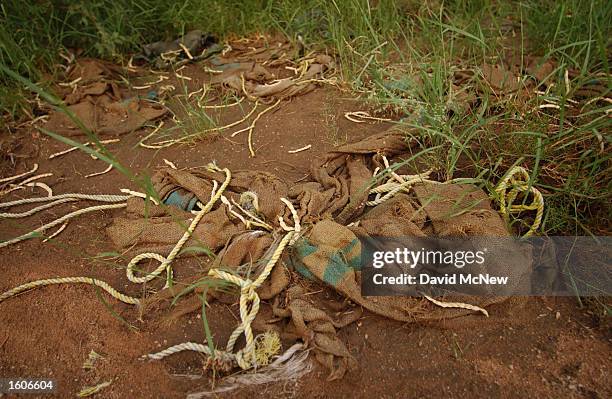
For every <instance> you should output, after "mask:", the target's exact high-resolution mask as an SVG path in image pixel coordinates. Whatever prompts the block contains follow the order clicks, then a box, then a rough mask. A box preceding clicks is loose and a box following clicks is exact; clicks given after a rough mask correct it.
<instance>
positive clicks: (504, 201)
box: [495, 166, 544, 237]
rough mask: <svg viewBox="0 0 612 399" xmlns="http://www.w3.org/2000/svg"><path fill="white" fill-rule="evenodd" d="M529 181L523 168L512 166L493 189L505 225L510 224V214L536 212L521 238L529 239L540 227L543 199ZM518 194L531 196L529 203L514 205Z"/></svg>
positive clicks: (527, 174)
mask: <svg viewBox="0 0 612 399" xmlns="http://www.w3.org/2000/svg"><path fill="white" fill-rule="evenodd" d="M530 180H531V178H530V176H529V173H527V170H525V168H523V167H521V166H514V167H513V168H512V169H510V171H509V172H508V173H507V174H506V176H505V177H504V178H503V179H502V181H501V182H499V184H498V185H497V187H496V188H495V192H496V193H497V195H498V198H499V211H500V213H501V214H502V216H503V217H504V220H505V221H506V223H509V222H510V215H512V214H518V213H521V212H525V211H536V216H535V218H534V220H533V223H532V224H531V227H530V228H529V230H528V231H527V233H525V234H524V235H523V237H529V236H531V235H532V234H533V233H535V231H536V230H537V229H538V227H540V224H541V223H542V216H543V215H544V197H543V196H542V193H541V192H540V191H539V190H538V189H537V188H535V187H534V186H533V184H532V183H530ZM508 189H510V191H508ZM519 193H523V195H525V196H527V195H528V194H529V193H531V194H533V199H532V201H531V203H529V204H521V205H514V204H513V202H514V200H515V199H516V197H517V196H518V195H519Z"/></svg>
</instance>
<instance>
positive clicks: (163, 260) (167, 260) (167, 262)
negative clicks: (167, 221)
mask: <svg viewBox="0 0 612 399" xmlns="http://www.w3.org/2000/svg"><path fill="white" fill-rule="evenodd" d="M208 168H209V169H210V170H213V171H223V172H225V175H226V178H225V181H224V183H223V184H222V185H221V187H220V188H219V190H216V189H215V190H213V193H211V199H210V201H209V202H208V203H207V204H206V205H204V206H203V207H202V210H200V211H199V212H198V213H197V214H196V216H195V217H194V219H193V220H192V222H191V224H190V225H189V227H188V229H187V231H186V232H185V234H183V236H182V237H181V239H180V240H179V241H178V242H177V243H176V245H175V246H174V248H173V249H172V251H171V252H170V254H169V255H168V256H167V257H164V256H162V255H160V254H156V253H152V252H147V253H143V254H140V255H137V256H135V257H134V258H133V259H132V260H131V261H130V263H129V264H128V266H127V277H128V279H129V280H130V281H132V282H135V283H144V282H147V281H150V280H152V279H153V278H155V277H156V276H158V275H159V274H161V273H162V271H163V270H166V271H167V280H166V286H168V285H169V284H170V282H171V278H172V269H171V263H172V261H173V260H174V259H175V258H176V256H177V255H178V253H179V252H180V250H181V248H182V247H183V245H184V244H185V242H186V241H187V240H188V239H189V237H191V235H192V233H193V231H194V230H195V228H196V227H197V225H198V223H199V222H200V220H201V219H202V217H203V216H204V215H205V214H206V213H208V212H209V211H210V209H211V208H212V207H213V206H214V204H215V202H216V201H217V200H218V199H219V198H220V197H221V195H222V194H223V191H224V190H225V188H226V187H227V185H228V184H229V182H230V179H231V172H230V171H229V169H227V168H226V169H223V170H221V169H219V168H218V167H217V166H216V165H214V164H209V165H208ZM215 183H216V182H215ZM216 186H217V185H216V184H215V188H216ZM127 191H128V192H129V195H105V194H78V193H68V194H60V195H51V196H48V197H40V198H25V199H20V200H15V201H10V202H5V203H1V204H0V208H9V207H12V206H17V205H24V204H33V203H39V202H49V201H51V202H49V203H48V204H44V205H41V206H38V207H36V208H33V209H31V210H29V211H26V212H22V213H2V214H0V217H4V218H19V217H25V216H30V215H33V214H35V213H37V212H39V211H42V210H44V209H48V208H51V207H53V206H55V205H59V204H62V203H65V202H72V201H77V200H80V199H83V200H93V201H100V202H120V201H126V200H127V199H128V198H130V197H132V196H138V197H142V196H143V194H141V193H136V192H132V191H129V190H127ZM126 206H127V202H121V203H119V204H108V205H96V206H92V207H88V208H84V209H79V210H77V211H74V212H71V213H69V214H66V215H64V216H62V217H60V218H59V219H56V220H54V221H52V222H50V223H47V224H45V225H43V226H41V227H39V228H37V229H35V230H33V231H31V232H29V233H27V234H24V235H22V236H19V237H16V238H13V239H11V240H8V241H4V242H1V243H0V248H2V247H6V246H9V245H12V244H15V243H18V242H20V241H23V240H26V239H29V238H33V237H35V236H36V235H37V234H40V233H42V232H44V231H45V230H48V229H50V228H52V227H54V226H57V225H59V224H62V223H65V222H66V221H68V220H69V219H72V218H74V217H77V216H79V215H82V214H85V213H89V212H94V211H98V210H104V209H118V208H124V207H126ZM55 234H57V232H56V233H55ZM143 259H155V260H158V261H159V262H160V265H159V267H158V268H157V269H155V270H154V271H153V272H151V273H148V274H146V275H145V276H141V277H138V276H136V275H134V266H136V265H137V264H138V262H140V261H141V260H143ZM68 283H81V284H90V285H95V286H98V287H100V288H102V289H104V290H105V291H106V292H108V293H109V294H110V295H111V296H112V297H113V298H116V299H118V300H120V301H122V302H125V303H128V304H132V305H138V304H139V303H140V301H139V300H138V299H137V298H133V297H130V296H127V295H124V294H122V293H120V292H119V291H117V290H115V289H114V288H112V287H111V286H110V285H109V284H108V283H106V282H104V281H101V280H97V279H94V278H90V277H63V278H54V279H43V280H36V281H31V282H28V283H26V284H22V285H20V286H18V287H15V288H13V289H11V290H9V291H6V292H4V293H2V294H1V295H0V302H2V301H4V300H5V299H8V298H10V297H12V296H15V295H17V294H19V293H21V292H24V291H27V290H30V289H33V288H38V287H44V286H47V285H53V284H68Z"/></svg>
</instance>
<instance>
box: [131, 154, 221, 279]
mask: <svg viewBox="0 0 612 399" xmlns="http://www.w3.org/2000/svg"><path fill="white" fill-rule="evenodd" d="M208 169H209V170H212V171H218V172H221V171H223V172H225V181H224V182H223V184H221V187H220V188H219V189H218V190H216V192H215V191H214V190H213V192H212V193H211V198H210V200H209V201H208V202H207V203H206V205H204V207H203V208H202V210H200V211H199V212H198V213H197V214H196V215H195V217H194V218H193V220H192V221H191V223H190V224H189V227H188V228H187V231H185V233H184V234H183V236H182V237H181V238H180V240H178V242H177V243H176V245H175V246H174V248H172V251H170V253H169V254H168V256H166V257H164V256H162V255H160V254H156V253H154V252H145V253H142V254H140V255H136V256H135V257H134V258H133V259H132V260H131V261H130V263H128V265H127V278H128V280H130V281H131V282H133V283H139V284H141V283H145V282H147V281H151V280H153V279H154V278H155V277H157V276H159V275H160V274H161V273H162V272H163V271H164V270H166V285H165V287H164V288H167V287H169V286H171V284H172V267H171V264H172V261H173V260H174V258H176V256H177V255H178V253H179V252H180V251H181V249H182V248H183V245H184V244H185V242H187V240H188V239H189V237H191V235H192V233H193V231H194V230H195V228H196V227H197V225H198V223H199V222H200V220H201V219H202V217H204V215H206V214H207V213H208V212H209V211H210V210H211V209H212V207H213V206H214V205H215V203H216V202H217V200H219V198H221V196H222V195H223V192H224V191H225V189H226V187H227V186H228V184H229V183H230V180H231V178H232V173H231V172H230V170H229V169H227V168H224V169H223V170H221V169H219V168H218V167H217V166H216V165H215V164H209V165H208ZM144 259H155V260H157V261H158V262H159V266H158V267H157V268H156V269H155V270H153V271H152V272H149V273H147V274H145V275H144V276H140V277H139V276H136V275H135V274H134V267H135V266H136V265H137V264H138V263H139V262H140V261H142V260H144Z"/></svg>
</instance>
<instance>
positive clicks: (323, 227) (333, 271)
mask: <svg viewBox="0 0 612 399" xmlns="http://www.w3.org/2000/svg"><path fill="white" fill-rule="evenodd" d="M295 248H296V251H295V253H294V254H293V256H292V257H291V260H290V264H291V266H292V267H293V268H294V269H295V270H296V271H297V272H299V273H300V274H302V275H303V276H304V277H306V278H310V279H314V278H318V279H320V280H322V281H323V282H325V283H327V284H329V285H331V286H333V287H336V286H337V285H338V284H339V283H340V282H341V281H342V279H343V278H344V277H345V276H346V275H347V273H350V274H351V275H352V274H353V273H354V272H355V271H360V270H361V242H360V241H359V239H358V238H357V237H356V236H355V235H354V234H353V233H352V232H351V231H350V230H349V229H347V228H346V227H344V226H342V225H339V224H337V223H334V222H331V221H322V222H320V223H318V224H317V225H316V226H315V227H314V229H313V230H312V232H311V234H310V236H309V238H305V239H302V240H301V241H300V242H299V243H298V244H296V246H295Z"/></svg>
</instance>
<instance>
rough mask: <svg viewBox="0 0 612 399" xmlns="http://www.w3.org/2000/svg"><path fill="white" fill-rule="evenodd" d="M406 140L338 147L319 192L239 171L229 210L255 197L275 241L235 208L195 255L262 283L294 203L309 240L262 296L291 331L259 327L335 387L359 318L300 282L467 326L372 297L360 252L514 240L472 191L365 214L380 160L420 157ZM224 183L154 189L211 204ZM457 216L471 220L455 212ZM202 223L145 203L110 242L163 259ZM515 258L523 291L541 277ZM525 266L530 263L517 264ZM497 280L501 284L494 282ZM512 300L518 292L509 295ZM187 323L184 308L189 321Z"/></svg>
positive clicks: (429, 193)
mask: <svg viewBox="0 0 612 399" xmlns="http://www.w3.org/2000/svg"><path fill="white" fill-rule="evenodd" d="M405 137H406V135H405V133H404V132H402V131H401V130H399V129H397V128H393V129H391V130H389V131H387V132H384V133H382V134H379V135H375V136H372V137H369V138H367V139H365V140H363V141H360V142H358V143H354V144H348V145H345V146H342V147H339V148H337V149H336V150H335V151H333V152H330V153H328V154H326V155H325V156H323V157H322V158H320V159H317V160H315V161H314V162H313V165H312V167H311V172H310V175H311V177H312V178H311V179H310V181H306V182H303V183H300V184H297V185H293V186H289V184H287V183H286V182H284V181H282V180H280V179H279V178H278V177H276V176H274V175H272V174H270V173H265V172H256V171H236V172H234V174H233V177H232V180H231V183H230V184H229V186H228V187H227V189H226V191H225V195H226V197H227V198H228V202H229V201H233V202H235V203H240V201H241V197H242V198H243V197H244V196H242V195H241V194H243V193H244V192H246V191H251V192H254V193H256V194H257V197H258V202H259V204H258V206H257V207H256V209H254V210H253V212H256V213H257V216H258V217H259V218H260V219H262V220H263V221H265V222H266V223H268V224H269V225H270V226H271V227H272V230H273V231H267V230H265V229H247V227H246V226H245V224H244V223H243V222H242V221H240V220H239V219H238V218H237V217H235V216H234V215H233V214H232V213H230V212H229V208H228V206H226V205H223V204H219V205H218V206H217V207H216V208H215V209H214V210H212V211H211V212H210V213H208V214H206V215H205V216H204V217H203V218H202V220H201V222H200V223H199V225H198V226H197V228H196V229H195V231H194V233H193V235H192V237H191V238H190V240H189V241H188V242H187V244H186V245H187V246H192V245H201V246H205V247H206V248H208V249H209V250H210V251H212V252H214V253H217V254H218V255H217V257H216V259H215V261H214V264H215V267H219V266H220V267H223V268H226V269H230V270H233V271H234V272H235V273H244V270H246V269H245V265H246V266H248V267H247V269H248V270H249V271H250V272H251V273H253V271H254V272H255V273H254V274H255V275H256V274H257V265H258V264H259V263H261V262H258V261H260V260H261V259H263V258H266V256H269V250H268V249H269V248H270V247H271V246H272V245H273V243H274V242H276V241H277V240H278V238H279V236H280V235H282V230H281V228H280V224H279V221H278V217H279V216H281V217H283V218H284V220H285V221H287V222H289V221H290V214H289V213H288V212H287V211H286V208H285V207H284V206H283V204H282V202H281V201H280V198H288V199H289V200H290V201H291V202H292V203H293V204H294V205H295V208H296V209H297V212H298V214H299V217H300V220H301V224H302V232H303V235H302V237H300V239H299V240H297V241H296V242H295V244H294V245H293V246H292V247H291V248H289V249H287V250H285V252H284V254H283V258H282V262H279V263H277V264H276V266H275V268H274V270H273V272H272V274H271V278H270V279H269V281H268V282H267V283H266V284H265V285H264V286H262V287H261V289H260V294H261V297H262V298H263V299H272V300H273V302H274V305H273V312H274V314H275V316H276V317H277V318H280V319H283V320H285V323H284V324H283V323H281V324H278V323H277V324H275V325H273V326H272V325H269V324H266V323H265V322H264V321H262V320H259V321H258V323H255V324H256V325H259V326H267V327H265V328H274V329H280V330H281V331H280V332H281V333H291V334H293V336H294V337H297V338H300V339H302V340H304V341H306V342H308V343H310V344H311V345H312V347H313V350H314V352H315V354H316V357H317V359H319V360H320V361H321V363H322V364H324V365H325V366H327V367H328V368H329V369H330V378H339V377H342V375H343V374H344V373H345V372H346V370H348V369H350V368H351V367H353V366H355V364H356V362H355V360H354V359H353V355H352V354H351V353H350V352H349V351H348V350H347V348H346V346H345V345H344V344H343V342H342V341H341V340H340V339H339V338H338V337H337V335H336V333H337V331H338V329H339V328H342V327H343V326H345V325H347V324H348V323H350V322H352V321H354V320H355V318H353V317H348V318H345V319H344V320H335V319H334V318H332V316H331V315H330V314H329V313H328V312H326V310H325V309H326V308H330V306H331V305H330V304H326V303H325V301H324V300H323V299H322V298H319V297H317V296H316V295H304V292H303V290H302V289H301V288H300V283H299V281H300V280H302V279H309V280H310V281H315V282H320V283H323V284H326V285H328V286H329V287H332V288H333V289H334V290H336V291H337V292H338V293H339V294H340V295H341V296H342V297H344V298H345V299H346V300H348V301H350V302H352V303H354V304H357V305H359V306H361V307H363V308H365V309H367V310H369V311H371V312H373V313H376V314H378V315H381V316H384V317H388V318H391V319H394V320H399V321H402V322H414V321H421V320H436V319H443V318H449V317H457V316H461V315H465V314H468V313H470V312H472V311H471V310H467V309H447V308H439V307H436V306H434V305H433V304H431V303H430V302H427V301H425V300H424V299H423V298H421V297H416V296H414V297H406V296H389V297H365V296H362V294H361V271H360V270H361V255H362V244H361V241H360V240H361V239H363V238H367V237H371V236H379V237H380V236H382V237H391V238H392V237H401V236H413V237H427V236H436V237H467V236H473V237H480V236H508V235H509V233H508V231H507V229H506V226H505V224H504V222H503V220H502V218H501V217H500V216H499V215H498V213H497V212H496V211H494V210H493V209H492V208H491V204H490V200H489V198H488V196H487V195H486V194H485V193H484V192H483V191H482V190H481V189H480V188H478V187H475V186H473V185H465V184H463V185H456V184H435V183H429V182H422V183H419V184H417V185H416V186H415V187H414V188H413V189H411V190H410V191H409V192H401V193H398V194H396V195H395V196H393V198H391V199H389V200H387V201H385V202H382V203H381V204H379V205H376V206H373V207H371V206H366V201H368V192H369V189H370V188H371V187H373V186H374V185H376V184H379V183H377V182H376V179H373V178H372V176H373V172H374V169H375V168H377V167H379V168H380V167H382V168H384V165H382V164H381V163H380V162H379V159H380V156H381V155H382V154H384V155H386V156H397V155H401V154H406V153H407V152H409V151H410V149H411V144H412V143H411V142H410V141H406V138H405ZM222 179H223V176H222V175H221V174H220V173H217V172H210V171H207V170H204V171H199V170H190V171H180V170H173V169H169V168H168V169H163V170H161V171H159V172H158V173H157V174H156V175H155V177H154V179H153V183H154V186H155V189H156V190H157V193H158V194H159V198H160V199H162V200H163V199H164V198H166V197H168V195H169V194H170V193H172V192H174V191H175V190H177V189H181V190H183V191H184V192H189V193H192V194H193V195H195V196H196V197H197V198H198V199H199V201H201V202H202V203H205V202H207V201H208V199H209V198H210V197H211V192H212V190H213V183H212V181H213V180H216V181H221V180H222ZM245 206H246V205H245ZM457 207H459V208H460V209H467V210H465V211H463V212H453V211H452V210H453V209H455V208H457ZM191 217H192V214H191V213H189V212H187V211H184V210H181V209H178V208H175V207H171V206H170V207H169V206H154V205H151V204H148V205H147V206H145V201H144V200H142V199H139V198H132V199H130V201H129V204H128V208H127V211H126V214H125V215H123V216H120V217H117V218H115V220H114V221H113V224H112V225H111V226H110V227H109V228H108V234H109V235H110V237H111V239H112V241H113V242H114V243H115V245H116V246H117V247H119V248H121V249H125V250H127V249H130V250H132V251H138V252H142V251H145V250H146V251H151V250H153V251H162V253H163V251H168V250H169V249H170V248H171V247H172V246H173V245H174V244H175V243H176V241H177V240H178V239H179V238H180V236H181V235H182V234H183V233H184V231H185V226H187V225H188V224H189V221H188V219H190V218H191ZM356 222H358V223H356ZM502 250H504V249H502ZM508 251H513V253H512V256H507V257H500V258H499V259H497V260H496V263H494V264H493V266H489V267H490V268H499V270H504V271H508V270H512V272H513V273H514V274H515V277H516V279H513V280H515V281H517V284H521V283H522V282H525V281H527V277H528V276H529V275H530V273H531V270H528V269H527V267H524V266H523V268H519V267H516V268H514V267H513V266H512V265H510V264H508V262H510V259H514V260H515V261H514V262H513V263H514V264H516V265H530V264H531V262H530V253H529V251H528V250H526V249H525V250H523V249H521V248H519V250H518V251H517V249H516V248H509V249H508ZM517 256H518V257H522V258H523V261H521V262H516V259H517ZM488 272H490V273H495V270H488ZM178 273H179V274H180V270H179V271H178ZM511 288H512V287H511ZM511 293H512V292H511V290H510V291H509V292H508V294H509V295H510V294H511ZM479 294H480V296H478V297H470V298H469V302H470V303H472V304H474V305H477V306H481V307H486V306H488V305H490V304H492V303H495V302H498V301H500V300H502V299H503V298H500V297H498V296H495V297H494V296H493V295H491V293H488V292H486V291H483V292H480V293H479ZM328 305H329V306H328ZM200 306H201V304H200ZM195 308H196V309H197V303H196V304H195ZM185 311H186V310H185V308H183V309H182V310H181V312H183V313H184V312H185ZM349 314H351V315H355V314H360V312H359V311H352V312H349ZM358 317H359V316H357V318H358ZM261 328H264V327H261Z"/></svg>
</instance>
